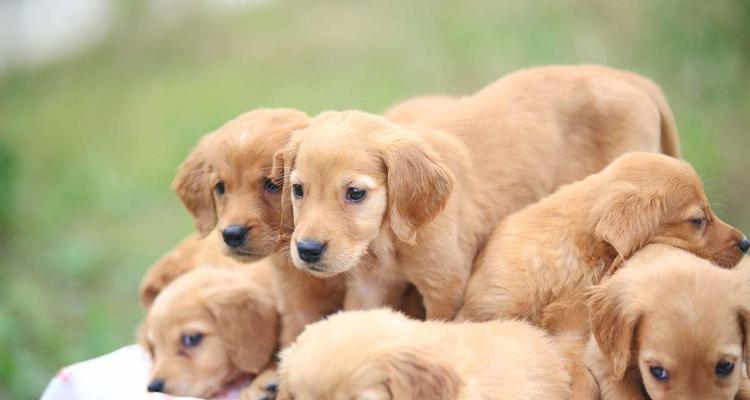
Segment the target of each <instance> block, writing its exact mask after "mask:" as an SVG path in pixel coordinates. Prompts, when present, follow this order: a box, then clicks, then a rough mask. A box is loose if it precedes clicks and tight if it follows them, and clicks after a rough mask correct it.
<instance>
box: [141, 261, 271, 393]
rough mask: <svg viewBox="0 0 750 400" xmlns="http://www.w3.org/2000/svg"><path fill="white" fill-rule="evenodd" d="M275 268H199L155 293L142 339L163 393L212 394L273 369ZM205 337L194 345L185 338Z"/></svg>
mask: <svg viewBox="0 0 750 400" xmlns="http://www.w3.org/2000/svg"><path fill="white" fill-rule="evenodd" d="M272 268H273V267H272V265H271V264H270V263H269V262H268V261H266V260H264V261H260V262H258V263H256V264H255V265H252V266H249V267H247V268H242V269H221V268H196V269H193V270H191V271H189V272H187V273H185V274H184V275H182V276H180V277H179V278H177V279H175V281H174V282H172V283H171V284H170V285H168V286H167V287H166V288H164V290H163V291H162V292H161V293H160V294H159V295H158V296H157V297H156V299H155V301H154V303H153V305H152V306H151V308H150V309H149V312H148V315H147V317H146V320H145V321H144V324H143V326H142V327H141V334H140V338H139V340H140V341H141V344H142V345H143V346H144V348H146V349H148V352H149V353H150V355H151V357H152V360H153V368H152V371H151V381H152V382H153V381H154V380H162V381H163V382H164V386H163V389H162V391H163V392H164V393H167V394H170V395H175V396H193V397H204V398H210V397H211V396H213V395H215V394H216V393H217V392H219V391H220V390H221V389H222V388H224V387H225V386H226V385H227V384H228V383H230V382H232V381H234V380H236V379H238V378H242V377H244V376H248V375H249V376H254V375H258V374H261V373H262V372H264V371H266V370H267V369H269V368H271V369H272V368H273V354H274V352H275V351H276V350H277V342H278V325H279V316H278V313H277V311H276V306H275V302H274V297H273V291H272V289H271V286H272V284H271V272H272ZM197 334H199V335H201V339H200V340H199V341H198V343H197V344H196V345H194V346H189V345H186V344H185V337H184V336H185V335H197Z"/></svg>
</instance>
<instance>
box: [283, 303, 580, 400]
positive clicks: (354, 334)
mask: <svg viewBox="0 0 750 400" xmlns="http://www.w3.org/2000/svg"><path fill="white" fill-rule="evenodd" d="M279 375H280V393H279V400H292V399H296V400H302V399H304V400H329V399H357V400H386V399H393V400H408V399H431V400H441V399H445V400H449V399H451V400H453V399H486V400H490V399H503V400H512V399H519V400H520V399H524V400H526V399H542V398H543V399H550V400H552V399H567V398H568V386H569V378H568V376H567V374H566V373H565V361H564V359H563V356H562V354H561V352H560V349H559V348H558V346H557V344H556V343H554V341H553V340H552V339H551V338H550V337H549V336H547V335H546V334H545V333H544V332H543V331H541V330H539V329H537V328H533V327H531V326H530V325H528V324H525V323H523V322H520V321H494V322H487V323H449V322H437V321H427V322H421V321H415V320H411V319H408V318H406V317H404V316H403V315H402V314H399V313H395V312H392V311H388V310H385V309H381V310H371V311H352V312H345V313H339V314H336V315H333V316H331V317H329V318H328V319H327V320H325V321H321V322H318V323H315V324H313V325H310V326H308V327H307V328H306V329H305V331H304V332H303V333H302V334H301V335H300V336H299V338H298V339H297V341H296V342H295V343H294V344H293V345H292V346H291V347H289V348H288V349H287V350H285V351H284V352H282V355H281V363H280V365H279Z"/></svg>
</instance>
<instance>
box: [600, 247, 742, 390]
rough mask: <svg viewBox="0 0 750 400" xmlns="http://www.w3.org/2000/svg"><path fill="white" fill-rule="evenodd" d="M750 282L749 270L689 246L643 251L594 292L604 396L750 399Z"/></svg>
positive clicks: (646, 248) (648, 248) (649, 248)
mask: <svg viewBox="0 0 750 400" xmlns="http://www.w3.org/2000/svg"><path fill="white" fill-rule="evenodd" d="M748 289H750V285H749V281H748V276H747V273H746V271H741V270H738V269H735V270H725V269H721V268H717V267H716V266H715V265H712V264H711V263H710V262H709V261H707V260H704V259H702V258H699V257H697V256H695V255H693V254H691V253H689V252H686V251H684V250H680V249H677V248H674V247H671V246H666V245H661V244H655V245H649V246H647V247H645V248H643V249H642V250H640V251H638V252H636V253H635V254H634V255H633V257H632V258H630V259H629V260H628V261H626V262H625V268H622V269H621V270H620V271H618V272H617V273H616V274H614V276H612V278H611V279H608V280H607V281H606V282H604V283H603V284H601V285H599V286H596V287H594V288H593V289H592V290H591V293H590V295H589V298H588V305H589V307H590V310H591V325H592V331H593V338H592V340H591V341H590V342H589V347H588V349H587V353H586V363H587V366H588V367H589V370H590V371H591V372H592V373H593V374H594V376H595V377H596V380H597V382H598V383H599V387H600V390H601V397H602V400H647V399H648V400H662V399H670V400H683V399H684V400H689V399H695V400H698V399H701V400H702V399H716V400H720V399H726V400H730V399H748V398H750V397H748V395H750V391H748V381H747V375H746V374H747V371H746V370H745V366H744V365H743V363H744V361H745V360H747V357H748V349H750V342H749V341H748V340H749V336H748V334H749V333H748V332H750V308H749V302H748ZM738 391H739V392H738Z"/></svg>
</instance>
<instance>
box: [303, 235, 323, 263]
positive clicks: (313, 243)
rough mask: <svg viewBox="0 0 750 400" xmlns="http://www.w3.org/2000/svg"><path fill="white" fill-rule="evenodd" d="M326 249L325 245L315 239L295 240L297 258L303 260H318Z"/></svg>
mask: <svg viewBox="0 0 750 400" xmlns="http://www.w3.org/2000/svg"><path fill="white" fill-rule="evenodd" d="M325 250H326V245H325V244H323V243H321V242H319V241H317V240H300V241H298V242H297V253H298V254H299V258H301V259H302V261H305V262H310V263H312V262H318V261H320V258H321V257H322V256H323V253H324V252H325Z"/></svg>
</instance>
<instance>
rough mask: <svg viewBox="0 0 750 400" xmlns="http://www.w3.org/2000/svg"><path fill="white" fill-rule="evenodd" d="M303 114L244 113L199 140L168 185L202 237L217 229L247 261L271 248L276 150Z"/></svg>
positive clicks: (277, 214) (277, 207)
mask: <svg viewBox="0 0 750 400" xmlns="http://www.w3.org/2000/svg"><path fill="white" fill-rule="evenodd" d="M307 121H308V119H307V116H306V115H305V114H303V113H301V112H299V111H295V110H288V109H260V110H254V111H251V112H248V113H246V114H243V115H241V116H239V117H237V118H236V119H234V120H232V121H230V122H228V123H227V124H226V125H224V126H223V127H221V128H220V129H219V130H218V131H216V132H213V133H211V134H209V135H207V136H205V137H204V138H203V139H201V141H200V143H198V146H196V147H195V149H194V150H193V152H192V153H191V154H190V155H189V156H188V158H187V159H186V160H185V161H184V162H183V163H182V165H181V166H180V169H179V172H178V173H177V176H176V177H175V180H174V183H173V185H172V186H173V188H174V190H175V192H176V193H177V195H178V196H179V197H180V199H181V200H182V202H183V203H184V204H185V207H186V208H187V209H188V211H190V213H191V214H192V215H193V217H194V219H195V223H196V226H197V228H198V230H199V231H200V232H201V233H202V234H203V235H206V234H208V233H209V232H211V230H213V229H216V230H218V231H219V233H221V235H220V238H221V241H222V243H223V245H222V246H224V248H225V250H226V252H227V254H229V255H231V256H233V257H235V258H238V259H241V260H243V261H251V260H254V259H258V258H261V257H264V256H266V255H268V254H270V253H272V252H274V251H276V249H277V246H278V242H279V230H278V228H279V221H280V219H281V194H280V191H281V185H282V182H281V181H274V180H272V179H270V177H269V172H270V169H271V165H272V162H273V155H274V153H275V152H276V151H278V150H280V149H282V148H283V146H284V145H286V143H287V141H288V140H289V137H290V136H291V133H292V131H293V130H295V129H300V128H303V127H305V126H307Z"/></svg>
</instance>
